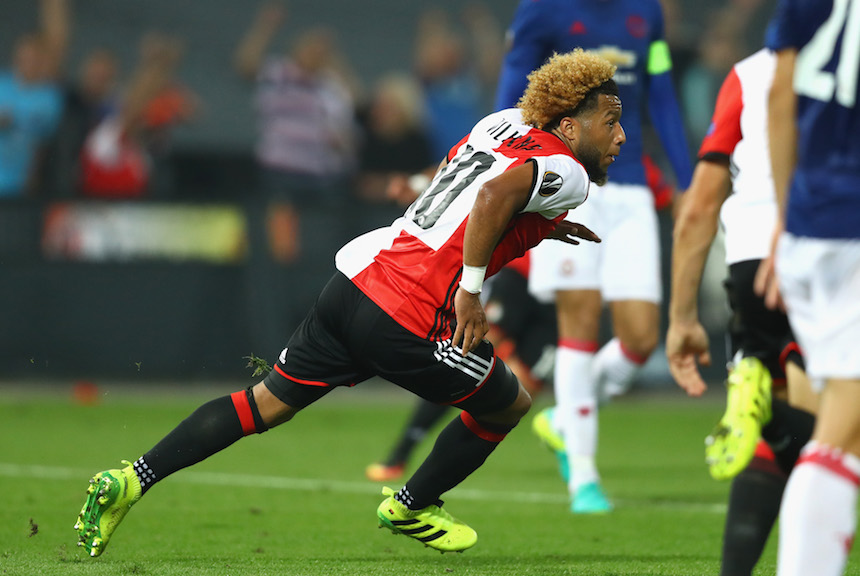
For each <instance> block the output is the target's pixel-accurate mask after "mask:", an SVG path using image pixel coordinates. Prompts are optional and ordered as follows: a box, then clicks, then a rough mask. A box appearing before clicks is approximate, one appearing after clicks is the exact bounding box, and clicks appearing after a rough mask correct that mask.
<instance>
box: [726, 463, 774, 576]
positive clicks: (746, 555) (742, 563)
mask: <svg viewBox="0 0 860 576" xmlns="http://www.w3.org/2000/svg"><path fill="white" fill-rule="evenodd" d="M786 479H787V478H786V476H785V475H784V474H783V473H782V471H781V470H780V469H779V467H778V466H776V464H775V463H774V462H771V461H769V460H765V459H762V458H759V457H755V458H753V461H752V462H751V463H750V465H749V466H747V468H745V469H744V470H743V471H742V472H741V473H740V474H738V475H737V476H736V477H735V479H734V480H733V481H732V487H731V492H730V493H729V510H728V514H726V527H725V532H724V534H723V559H722V566H721V568H720V576H750V575H751V574H752V571H753V568H754V567H755V565H756V563H757V562H758V560H759V558H760V557H761V553H762V551H763V550H764V546H765V544H767V538H768V535H769V534H770V531H771V529H772V528H773V524H774V522H776V517H777V516H778V515H779V504H780V500H782V491H783V489H784V488H785V482H786Z"/></svg>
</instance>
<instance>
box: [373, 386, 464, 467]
mask: <svg viewBox="0 0 860 576" xmlns="http://www.w3.org/2000/svg"><path fill="white" fill-rule="evenodd" d="M448 408H449V407H448V406H442V405H440V404H434V403H433V402H428V401H427V400H421V402H420V403H419V404H418V406H416V407H415V412H413V413H412V418H410V419H409V423H408V424H407V425H406V428H404V429H403V433H402V434H401V435H400V441H399V442H398V443H397V445H396V446H395V447H394V450H392V451H391V454H390V455H389V456H388V460H386V461H385V463H386V464H387V465H388V466H396V465H397V464H405V463H406V462H407V461H408V460H409V455H410V454H412V450H414V449H415V445H416V444H418V443H419V442H421V440H423V439H424V437H425V436H426V435H427V432H428V431H429V430H430V428H432V427H433V425H434V424H436V423H437V422H438V421H439V420H441V419H442V418H443V417H444V416H445V413H446V412H448Z"/></svg>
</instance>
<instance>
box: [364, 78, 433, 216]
mask: <svg viewBox="0 0 860 576" xmlns="http://www.w3.org/2000/svg"><path fill="white" fill-rule="evenodd" d="M361 120H362V122H361V124H362V128H363V132H362V136H363V138H362V142H361V148H360V153H359V175H358V181H357V184H356V192H357V194H358V196H359V198H362V199H363V200H367V201H372V202H380V201H387V200H388V196H387V194H386V187H387V186H388V183H389V181H390V180H391V179H392V178H394V177H396V176H401V177H408V176H409V175H411V174H413V173H415V172H420V171H422V170H424V169H425V168H427V167H428V166H429V165H431V164H432V163H433V162H434V160H438V159H437V158H434V156H433V153H432V151H431V144H430V138H429V136H428V133H427V130H426V127H425V119H424V102H423V99H422V94H421V87H420V86H419V85H418V83H417V82H416V81H415V80H414V79H413V78H412V77H410V76H409V75H406V74H389V75H387V76H385V77H383V78H382V79H381V80H380V81H379V82H378V83H377V85H376V88H375V90H374V92H373V95H372V96H371V100H370V102H369V103H368V105H367V107H366V110H364V111H363V114H362V118H361Z"/></svg>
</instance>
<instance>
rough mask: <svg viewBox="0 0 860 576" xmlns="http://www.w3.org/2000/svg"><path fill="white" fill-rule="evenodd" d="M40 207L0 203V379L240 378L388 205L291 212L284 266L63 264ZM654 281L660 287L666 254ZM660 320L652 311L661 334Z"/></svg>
mask: <svg viewBox="0 0 860 576" xmlns="http://www.w3.org/2000/svg"><path fill="white" fill-rule="evenodd" d="M72 205H73V206H74V205H76V203H72ZM143 205H144V206H146V205H147V204H146V203H143ZM50 206H51V204H49V203H41V202H12V203H3V204H0V374H2V375H3V377H4V378H9V377H14V378H22V379H40V378H72V379H98V378H116V379H121V380H135V379H141V380H152V379H169V380H175V379H190V380H207V381H211V380H221V379H225V380H226V379H235V378H242V377H244V378H248V377H250V374H251V369H249V368H246V364H247V360H246V359H245V357H246V356H249V355H251V354H254V355H257V356H260V357H262V358H264V359H266V360H267V361H269V363H271V362H272V360H273V359H274V358H276V356H277V354H278V353H279V352H280V350H281V349H282V348H283V346H284V345H285V343H286V341H287V338H288V337H289V334H290V333H291V332H292V330H293V329H294V328H295V326H296V325H297V324H298V322H300V321H301V319H302V318H303V317H304V315H305V313H306V312H307V311H308V310H309V309H310V307H311V306H312V305H313V302H314V300H315V298H316V296H317V294H318V292H319V291H320V289H321V288H322V287H323V285H324V284H325V282H326V281H327V280H328V278H329V277H330V276H331V274H332V273H334V263H333V257H334V253H335V252H336V250H337V249H338V248H339V247H340V246H341V244H342V243H343V242H345V241H346V240H348V239H350V238H352V237H353V236H355V235H357V234H359V233H361V232H363V231H365V230H369V229H372V228H376V227H378V226H381V225H385V224H387V223H388V222H390V221H391V220H392V219H393V218H394V217H396V216H397V215H398V214H399V212H400V209H398V208H396V207H394V206H371V205H366V204H361V203H354V204H350V205H345V206H342V207H340V209H336V210H335V209H331V208H328V209H322V208H308V209H306V210H305V211H304V212H303V213H302V216H301V219H300V227H301V240H300V241H301V246H302V250H301V254H300V256H299V257H298V258H297V259H296V260H295V261H294V262H292V263H290V264H278V263H275V262H272V261H271V260H269V259H267V258H265V257H260V254H261V253H264V252H265V250H264V249H263V248H261V247H260V246H257V247H256V248H257V250H256V252H255V251H254V244H253V242H252V244H251V246H250V247H249V251H248V253H247V255H246V256H245V257H244V258H242V259H241V261H238V262H233V263H222V264H212V263H203V262H200V261H189V260H186V261H168V260H164V259H157V258H149V259H132V260H128V261H125V262H117V261H110V262H72V261H68V260H58V259H51V258H48V257H45V255H44V254H43V250H42V248H41V234H42V229H43V223H44V215H45V213H46V211H47V210H48V209H49V208H50ZM157 206H160V207H170V206H171V205H170V204H164V203H159V204H157ZM177 206H178V205H177ZM661 218H662V219H661V228H662V236H663V238H662V241H663V246H664V249H663V250H664V255H665V254H668V251H669V242H670V232H669V231H670V230H671V218H670V216H669V215H668V214H665V213H664V214H662V215H661ZM252 236H253V235H252ZM663 277H664V283H665V286H667V287H668V258H664V264H663ZM667 292H668V289H667ZM665 317H666V314H665V306H664V310H663V323H662V327H663V331H665V325H666V322H665ZM607 328H608V326H607V325H606V324H605V325H604V332H605V333H606V334H605V335H606V336H608V329H607ZM713 328H714V333H713V334H712V353H713V356H714V361H713V366H712V367H711V368H710V369H709V370H708V371H707V375H708V376H709V377H711V378H715V379H719V378H722V377H723V375H724V368H723V366H724V363H725V352H724V349H723V346H722V338H723V336H722V333H721V332H722V326H715V327H713ZM664 336H665V332H663V333H662V334H661V342H662V338H663V337H664ZM662 353H663V352H662V350H658V351H657V352H656V353H655V354H657V355H661V354H662ZM658 360H659V361H662V360H663V359H662V357H661V358H658ZM658 376H659V380H660V381H659V382H658V384H660V385H667V384H668V382H669V380H667V379H666V378H665V375H664V374H659V375H658Z"/></svg>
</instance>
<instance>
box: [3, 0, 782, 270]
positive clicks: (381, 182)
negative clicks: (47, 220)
mask: <svg viewBox="0 0 860 576" xmlns="http://www.w3.org/2000/svg"><path fill="white" fill-rule="evenodd" d="M663 5H664V10H665V17H666V32H667V38H668V40H669V43H670V47H671V49H672V54H673V59H674V62H675V81H676V83H677V85H678V91H679V94H680V98H681V102H682V105H683V108H684V113H685V115H686V123H687V130H688V131H689V136H690V142H691V143H697V142H700V141H701V138H702V136H703V135H704V134H705V132H706V131H707V127H708V123H709V119H710V113H711V111H712V110H713V103H714V100H715V98H716V92H717V90H718V87H719V85H720V83H721V82H722V79H723V77H724V76H725V74H726V73H727V72H728V70H729V69H730V68H731V66H732V64H733V63H734V62H736V61H737V60H738V59H740V58H741V57H743V56H745V55H747V54H750V53H752V52H753V51H755V50H756V49H758V48H759V47H760V44H761V39H762V36H763V31H764V25H765V22H766V20H767V17H768V16H769V15H770V14H771V12H772V8H773V2H772V1H771V0H728V1H725V2H709V3H700V4H695V3H690V2H686V3H685V2H683V1H682V0H663ZM74 10H75V5H74V2H73V1H72V0H39V3H38V24H37V28H36V29H35V30H34V31H32V32H29V33H24V34H21V35H20V37H19V38H18V39H17V41H16V42H15V45H14V48H13V51H12V54H10V55H9V57H8V59H6V62H4V63H3V69H2V70H0V199H9V198H21V197H42V198H53V197H62V198H101V199H108V198H121V199H131V198H146V197H150V198H151V197H155V198H170V197H175V196H176V195H177V191H176V190H175V189H174V186H173V185H172V180H171V178H170V172H169V162H168V160H169V157H170V154H171V151H172V135H173V133H174V131H175V128H176V127H177V126H179V125H181V124H184V123H193V122H194V121H195V119H197V118H199V117H200V116H201V115H203V114H205V113H206V100H207V94H206V93H205V92H204V91H203V90H200V89H198V91H197V92H195V91H194V90H192V89H190V88H189V87H188V86H187V85H186V84H185V83H183V79H182V73H181V72H182V68H181V63H182V60H183V56H184V54H185V50H186V48H185V46H184V43H183V38H182V37H180V36H177V35H175V34H164V33H161V32H159V31H142V32H141V37H140V38H134V39H129V40H128V41H130V42H134V43H137V45H138V49H137V57H136V62H135V63H134V64H133V65H132V66H127V67H125V68H124V67H123V66H122V65H121V63H120V59H119V58H118V57H117V47H112V46H102V47H98V48H94V49H91V50H89V51H88V52H87V53H86V54H84V55H82V56H81V57H80V58H79V60H80V61H79V62H77V63H75V66H72V64H71V63H70V62H68V61H67V60H68V52H69V45H70V43H71V42H73V39H74V38H73V37H74V25H73V23H74V15H75V14H74ZM510 17H511V15H510V14H498V13H496V11H494V10H493V9H492V5H489V4H480V3H477V2H475V3H469V4H465V5H464V6H463V7H462V8H460V9H459V10H457V11H451V10H447V11H446V10H444V9H441V8H437V7H432V6H428V7H427V8H426V9H425V10H424V12H423V13H422V14H421V16H420V18H419V19H418V21H417V22H415V32H414V36H413V38H414V44H413V46H411V47H410V49H411V51H412V56H411V61H412V66H411V67H410V68H408V69H393V70H390V71H388V72H386V73H384V74H382V75H380V77H378V78H375V79H367V78H362V77H360V75H359V74H357V73H356V71H355V70H356V68H355V67H354V62H350V57H353V59H354V58H357V57H359V56H360V55H356V54H345V53H344V51H343V50H342V48H341V47H340V46H339V43H338V38H337V35H336V33H335V31H334V30H333V29H332V28H329V27H328V26H327V25H326V24H325V22H326V16H325V15H323V14H321V15H320V18H319V20H320V24H319V25H318V26H315V27H309V28H305V29H302V30H298V31H296V30H291V32H290V36H291V38H290V42H289V49H288V50H285V51H284V50H280V51H279V50H278V49H277V46H276V45H275V43H274V42H273V41H274V40H275V39H276V38H277V37H279V35H282V34H283V29H284V28H292V27H290V26H287V25H288V24H289V20H290V11H289V7H288V6H285V5H284V4H278V3H264V4H261V5H260V6H259V7H258V8H257V12H256V14H254V15H251V16H250V17H248V18H247V20H248V21H249V22H248V25H247V29H246V30H244V32H243V31H242V30H239V31H238V32H237V33H236V38H235V43H236V49H235V57H234V61H233V62H232V67H233V68H234V69H235V71H236V74H237V75H238V77H239V78H243V79H245V80H247V82H249V83H250V86H251V89H252V94H253V96H252V99H253V101H252V102H251V105H252V107H253V109H254V113H255V115H256V119H257V126H256V134H257V139H256V144H255V147H254V150H253V156H254V158H255V163H256V165H257V168H258V170H257V177H256V178H255V185H254V186H253V188H254V190H255V192H256V193H255V194H253V195H252V196H253V198H254V200H255V201H256V200H261V199H262V200H264V201H265V202H266V203H272V204H274V205H277V206H278V207H279V208H278V209H277V210H275V211H274V215H273V216H272V217H273V218H275V219H276V220H277V222H278V223H280V224H283V223H285V222H286V223H289V222H291V221H293V220H294V219H295V217H296V216H295V214H296V210H300V209H301V207H302V205H307V204H309V203H318V204H323V205H325V204H326V203H332V202H337V201H339V200H342V199H343V198H345V197H349V198H350V199H351V200H357V201H359V202H367V203H393V202H396V200H397V199H396V198H395V197H393V195H392V193H390V192H389V186H388V183H389V182H391V181H392V180H393V179H396V177H401V178H404V177H408V176H410V175H413V174H416V173H420V172H422V171H425V170H427V169H428V168H430V167H432V166H434V165H435V164H436V163H438V161H439V160H440V159H441V158H442V157H443V156H444V155H445V153H446V152H447V150H448V148H449V147H450V146H452V145H453V144H455V143H456V142H457V141H459V139H460V138H461V137H462V136H463V135H464V134H465V133H466V132H467V131H468V130H469V129H470V128H471V126H472V125H473V124H474V123H475V122H476V121H477V120H478V119H479V118H480V117H482V116H483V115H484V114H486V113H487V112H489V111H490V108H491V106H492V100H493V93H494V90H495V84H496V79H497V73H498V70H499V65H500V61H501V58H502V56H503V52H504V27H505V25H506V24H507V21H508V19H509V18H510ZM397 49H399V47H392V50H397ZM229 65H231V64H230V63H225V66H229ZM126 68H127V69H126ZM249 152H250V151H249ZM692 152H693V151H691V155H692ZM237 200H240V199H239V198H237ZM289 228H290V227H289V226H287V227H286V229H289ZM272 229H273V230H284V229H285V227H283V226H273V227H272ZM291 242H293V241H292V240H291V239H290V238H282V239H280V240H279V241H278V242H276V244H277V245H278V246H280V248H279V249H278V250H279V253H280V255H281V257H282V258H283V259H286V260H288V259H289V258H290V257H291V254H292V252H293V251H294V247H292V245H291Z"/></svg>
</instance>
